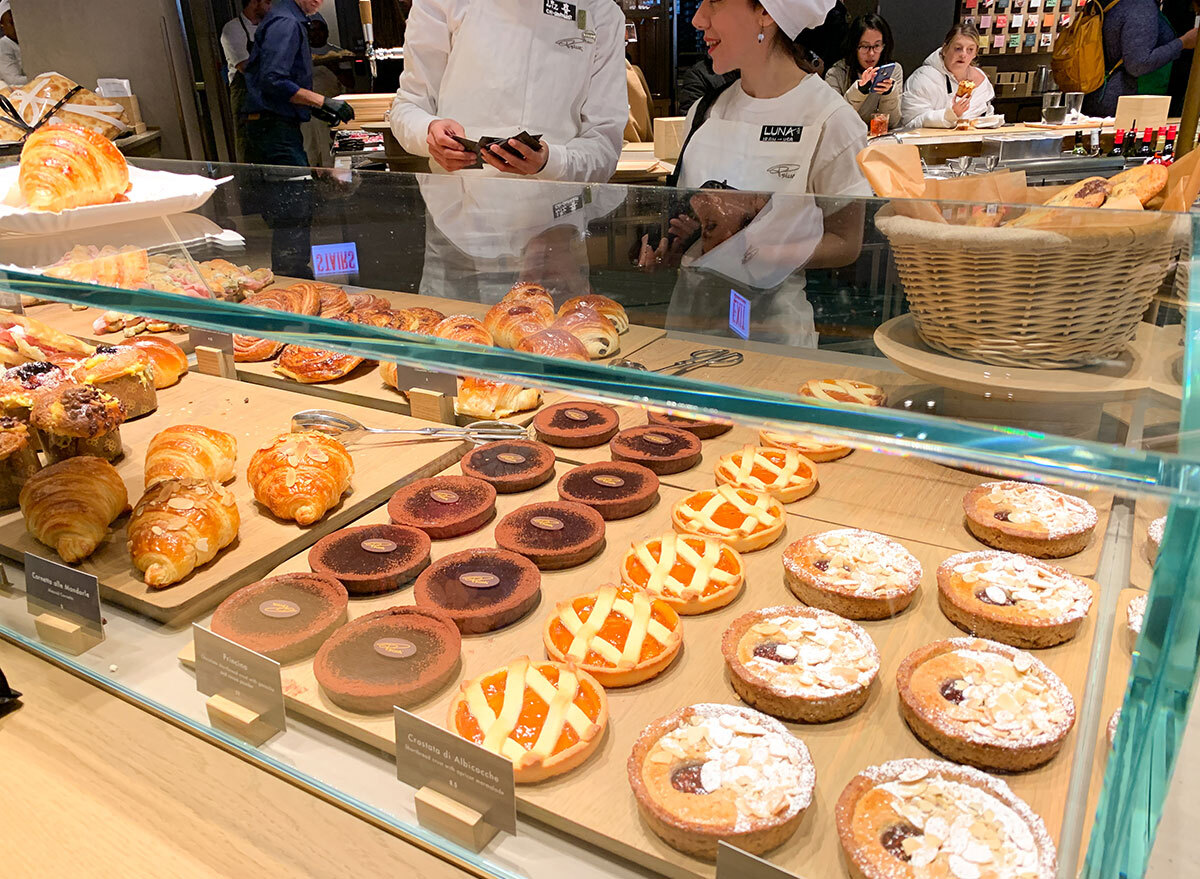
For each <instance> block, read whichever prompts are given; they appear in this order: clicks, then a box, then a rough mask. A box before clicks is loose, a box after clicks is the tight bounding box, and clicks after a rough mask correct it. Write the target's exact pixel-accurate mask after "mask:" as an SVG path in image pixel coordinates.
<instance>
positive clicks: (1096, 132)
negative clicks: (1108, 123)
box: [1087, 128, 1100, 158]
mask: <svg viewBox="0 0 1200 879" xmlns="http://www.w3.org/2000/svg"><path fill="white" fill-rule="evenodd" d="M1087 154H1088V155H1089V156H1091V157H1092V158H1096V157H1097V156H1099V155H1100V129H1099V128H1093V129H1092V133H1091V135H1090V137H1089V141H1088V151H1087Z"/></svg>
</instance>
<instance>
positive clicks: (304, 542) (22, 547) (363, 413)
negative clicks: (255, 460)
mask: <svg viewBox="0 0 1200 879" xmlns="http://www.w3.org/2000/svg"><path fill="white" fill-rule="evenodd" d="M304 408H306V403H305V402H304V400H303V399H302V398H300V397H298V396H296V395H295V394H290V393H287V392H285V391H278V390H272V389H270V388H259V387H254V386H253V385H248V384H246V383H244V382H236V381H229V380H226V379H219V378H213V377H210V376H206V375H200V374H197V373H189V374H187V375H185V376H184V377H183V380H182V381H181V382H180V383H179V384H177V385H175V386H174V387H171V388H166V389H164V390H161V391H159V405H158V409H157V410H156V411H155V412H153V413H151V414H150V415H147V416H144V417H142V418H138V419H135V420H133V421H130V422H128V423H126V424H125V425H123V426H122V428H121V438H122V441H123V442H124V445H125V453H124V455H123V456H122V457H121V458H120V459H119V460H118V461H117V462H115V466H116V468H117V471H118V472H119V473H120V474H121V477H122V478H123V479H124V481H125V486H126V489H127V490H128V492H129V502H130V504H131V505H133V504H136V503H137V500H138V498H139V497H141V495H142V487H143V473H144V469H143V461H144V458H145V452H146V447H147V445H148V444H149V442H150V440H151V438H152V437H153V436H154V435H155V434H157V433H158V432H159V431H161V430H163V429H164V428H166V427H170V426H171V425H176V424H203V425H206V426H209V427H216V428H220V429H222V430H225V431H228V432H230V433H232V434H234V435H235V436H236V437H237V441H238V460H237V467H236V477H235V478H234V480H233V481H232V482H231V483H229V486H228V487H229V489H230V490H231V491H232V492H233V494H234V496H235V497H236V498H237V501H238V512H239V513H240V515H241V529H240V532H239V535H238V538H237V540H235V541H234V543H233V544H231V545H230V546H229V547H227V548H226V549H224V550H222V551H221V552H220V553H218V554H217V557H216V558H215V559H213V560H212V561H211V562H209V563H208V564H207V565H205V566H204V567H202V568H199V569H198V570H196V571H194V572H193V573H192V574H191V575H190V576H188V577H187V578H186V579H185V580H183V581H181V582H179V583H176V584H174V585H172V586H169V587H167V588H165V589H151V588H150V587H148V586H147V585H146V584H145V583H144V582H143V581H142V578H141V575H140V573H139V572H138V571H137V569H136V568H134V567H133V565H132V563H131V562H130V559H129V552H128V550H127V549H126V539H127V538H126V527H127V525H128V523H129V516H128V515H124V516H122V517H120V518H119V519H117V521H116V522H114V523H113V526H112V528H111V529H110V531H109V534H108V537H107V539H106V540H105V542H104V543H103V544H102V545H101V546H100V548H99V549H97V550H96V552H95V553H94V554H93V555H92V556H91V557H90V558H89V559H87V560H86V561H84V562H82V563H81V564H80V565H79V567H80V568H81V569H83V570H85V571H87V572H88V573H91V574H95V575H96V576H97V577H98V578H99V580H100V585H101V596H102V597H103V598H104V600H106V601H111V602H113V603H114V604H118V605H121V606H122V607H127V608H129V609H130V610H133V611H136V612H138V613H140V614H144V615H146V616H148V617H151V618H153V619H156V620H159V621H161V622H165V623H181V622H184V621H186V620H188V619H191V618H194V617H196V616H198V615H199V614H200V613H201V612H203V611H205V610H207V609H209V608H211V607H212V606H214V605H215V604H217V602H219V601H220V600H221V599H222V598H224V597H225V596H226V595H228V594H229V593H230V592H232V591H234V590H235V589H237V588H239V587H241V586H244V585H246V584H247V583H251V582H253V581H255V580H257V579H259V578H261V577H262V576H264V575H265V574H266V572H267V571H269V570H270V569H271V568H272V567H274V566H275V565H277V564H279V563H280V562H281V561H283V560H284V559H286V558H288V557H290V556H293V555H295V554H296V553H297V552H300V551H301V550H302V549H304V548H306V547H308V546H311V545H312V544H313V543H315V542H316V541H317V540H318V539H319V538H320V537H322V536H323V535H325V534H327V533H329V532H330V531H333V530H334V529H336V528H340V527H342V526H344V525H346V524H347V523H349V522H351V521H352V520H354V519H356V518H358V517H359V516H361V515H363V514H364V513H365V512H367V511H368V510H370V509H372V508H374V507H377V506H378V505H379V504H380V503H381V502H383V501H384V500H386V499H387V498H388V496H390V494H391V493H392V491H394V486H396V485H398V484H402V483H404V482H407V481H410V480H412V479H415V478H417V477H421V476H427V475H429V474H431V473H436V472H437V471H439V470H442V469H444V468H445V467H447V466H449V465H450V464H452V463H454V462H455V461H456V460H458V458H460V457H461V456H462V454H463V453H464V452H465V451H466V450H467V449H468V448H469V446H468V444H466V443H465V442H458V441H450V442H439V443H430V442H424V443H421V442H416V443H414V442H411V441H409V442H405V443H404V444H399V443H398V442H397V441H396V440H392V441H391V442H380V441H379V439H372V440H368V441H366V442H363V443H358V444H354V445H352V446H350V452H351V456H352V457H353V459H354V464H355V474H354V479H353V482H352V484H351V486H352V487H351V491H350V493H349V494H347V495H345V496H344V498H343V500H342V503H341V504H340V505H339V506H337V507H336V508H334V509H333V510H332V511H331V512H330V513H328V514H327V515H326V516H325V518H324V519H322V520H321V521H320V522H318V523H317V524H315V525H311V526H309V527H307V528H302V527H300V526H299V525H297V524H296V523H295V522H287V521H283V520H280V519H277V518H275V517H274V516H272V515H271V514H270V513H269V512H268V511H267V510H266V508H265V507H262V506H261V505H259V504H258V502H257V501H255V500H254V496H253V492H252V491H251V489H250V485H249V483H248V482H247V481H246V467H247V465H248V464H249V462H250V457H251V455H253V454H254V451H255V450H256V449H258V448H259V447H260V446H262V445H264V444H266V443H267V442H269V441H270V440H271V439H272V438H273V437H275V436H276V435H277V434H280V433H284V432H286V431H287V430H288V429H289V424H290V421H291V416H292V414H293V413H295V412H297V411H299V410H301V409H304ZM342 410H343V411H344V412H345V413H346V414H347V415H350V416H351V417H354V418H357V419H359V420H361V421H362V422H363V423H364V424H367V425H369V426H381V427H423V426H425V424H424V423H423V422H418V421H415V420H413V419H411V418H405V417H403V416H399V415H392V414H390V413H384V412H379V411H376V410H371V409H360V408H358V407H354V406H344V407H342ZM384 439H386V438H384ZM26 552H32V553H36V554H38V555H44V556H46V557H47V558H50V559H53V560H55V561H57V560H58V556H57V554H56V553H55V552H54V550H52V549H51V548H49V547H47V546H44V545H43V544H41V543H39V542H37V541H36V540H34V539H33V537H32V536H31V535H30V534H29V533H28V532H27V531H26V529H25V521H24V518H23V517H22V515H21V512H20V511H19V510H12V511H9V512H6V513H3V514H0V555H4V556H6V557H8V558H10V559H14V560H17V561H23V559H24V553H26Z"/></svg>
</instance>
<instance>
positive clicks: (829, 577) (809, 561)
mask: <svg viewBox="0 0 1200 879" xmlns="http://www.w3.org/2000/svg"><path fill="white" fill-rule="evenodd" d="M783 580H784V583H786V584H787V588H788V589H790V590H791V592H792V594H793V595H795V596H796V597H797V598H799V599H800V600H801V601H803V602H804V603H805V604H809V605H812V606H813V607H819V608H822V609H824V610H829V611H833V612H834V613H836V614H838V615H839V616H843V617H846V618H847V619H852V620H882V619H886V618H887V617H890V616H895V615H896V614H898V613H900V612H901V611H903V610H904V609H905V608H906V607H908V606H909V605H910V604H911V603H912V600H913V597H914V596H915V595H916V594H917V589H918V588H920V586H921V563H920V562H918V561H917V559H916V558H915V557H914V556H913V554H912V553H910V552H909V551H908V550H907V549H905V548H904V547H903V546H901V545H900V544H899V543H897V542H896V541H894V540H892V539H891V538H888V537H884V536H883V535H882V534H876V533H875V532H874V531H861V530H858V529H855V528H837V529H834V530H833V531H822V532H821V533H820V534H810V535H808V536H807V537H801V538H800V539H799V540H797V541H796V542H795V543H793V544H791V545H789V546H788V547H787V549H785V550H784V551H783Z"/></svg>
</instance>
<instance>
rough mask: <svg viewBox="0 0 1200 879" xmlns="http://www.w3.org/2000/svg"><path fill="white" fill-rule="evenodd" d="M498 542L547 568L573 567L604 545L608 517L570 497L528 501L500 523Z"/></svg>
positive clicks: (553, 569)
mask: <svg viewBox="0 0 1200 879" xmlns="http://www.w3.org/2000/svg"><path fill="white" fill-rule="evenodd" d="M496 545H497V546H498V547H500V548H501V549H507V550H508V551H509V552H515V553H518V554H519V555H523V556H525V557H526V558H527V559H529V560H530V561H531V562H533V563H534V564H535V565H537V566H538V567H539V568H541V569H542V570H543V571H558V570H561V569H563V568H573V567H575V566H576V565H582V564H583V563H584V562H586V561H588V560H589V559H591V558H592V557H593V556H595V555H596V554H598V553H599V552H600V550H602V549H603V548H604V518H603V517H602V516H601V515H600V514H599V513H597V512H596V511H595V510H593V509H592V508H591V507H585V506H584V505H583V504H576V503H571V502H569V501H547V502H545V503H538V504H526V505H525V506H523V507H520V508H518V509H516V510H513V512H511V513H509V514H508V515H507V516H505V517H504V518H503V519H501V520H500V521H499V522H498V523H497V524H496Z"/></svg>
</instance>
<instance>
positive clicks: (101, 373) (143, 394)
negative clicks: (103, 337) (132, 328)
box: [71, 345, 158, 421]
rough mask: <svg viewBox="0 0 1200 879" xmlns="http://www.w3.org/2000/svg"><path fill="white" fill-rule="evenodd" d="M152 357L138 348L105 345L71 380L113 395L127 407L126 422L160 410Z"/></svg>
mask: <svg viewBox="0 0 1200 879" xmlns="http://www.w3.org/2000/svg"><path fill="white" fill-rule="evenodd" d="M153 369H154V367H153V365H152V364H151V361H150V355H148V354H147V353H145V352H144V351H142V350H140V349H138V348H129V347H124V348H117V347H115V346H112V345H102V346H100V347H99V348H97V349H96V353H95V354H93V355H92V356H91V357H87V358H85V359H83V360H81V361H80V362H79V363H78V364H77V365H76V366H75V368H74V369H72V370H71V378H73V379H74V380H75V381H77V382H79V383H80V384H84V385H90V386H92V387H94V388H96V389H97V390H100V391H103V392H104V393H106V394H110V395H111V396H113V397H116V398H117V399H118V400H120V401H121V404H122V405H123V406H124V407H125V420H126V421H128V420H130V419H133V418H138V417H140V416H142V415H145V414H147V413H149V412H153V411H154V410H155V409H157V408H158V394H157V392H156V391H155V389H154V375H153Z"/></svg>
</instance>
